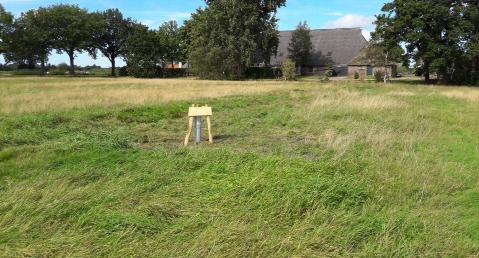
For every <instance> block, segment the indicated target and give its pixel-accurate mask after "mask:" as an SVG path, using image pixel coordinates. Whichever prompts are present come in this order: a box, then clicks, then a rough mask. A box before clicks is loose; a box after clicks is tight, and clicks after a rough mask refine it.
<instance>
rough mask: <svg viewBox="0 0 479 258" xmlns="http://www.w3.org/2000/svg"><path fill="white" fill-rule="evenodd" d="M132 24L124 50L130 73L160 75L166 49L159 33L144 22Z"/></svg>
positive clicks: (150, 76) (149, 76)
mask: <svg viewBox="0 0 479 258" xmlns="http://www.w3.org/2000/svg"><path fill="white" fill-rule="evenodd" d="M130 26H131V27H130V31H131V35H130V36H129V37H128V39H127V41H126V43H125V46H124V48H123V50H122V51H123V53H124V57H125V61H126V63H127V67H128V74H131V75H133V76H134V77H146V78H153V77H160V76H161V75H162V66H163V63H164V60H163V56H164V53H165V51H164V49H163V46H162V42H161V41H160V38H159V37H158V34H157V33H156V32H155V31H152V30H150V29H148V27H146V26H144V25H142V24H138V23H132V24H131V25H130Z"/></svg>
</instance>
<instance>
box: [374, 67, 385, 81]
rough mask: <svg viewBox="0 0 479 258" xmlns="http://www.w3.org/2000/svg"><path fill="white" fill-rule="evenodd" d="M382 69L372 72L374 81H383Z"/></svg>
mask: <svg viewBox="0 0 479 258" xmlns="http://www.w3.org/2000/svg"><path fill="white" fill-rule="evenodd" d="M384 75H385V74H384V71H381V70H378V71H376V72H374V79H375V80H376V82H383V81H384Z"/></svg>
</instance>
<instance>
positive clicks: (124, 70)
mask: <svg viewBox="0 0 479 258" xmlns="http://www.w3.org/2000/svg"><path fill="white" fill-rule="evenodd" d="M118 76H128V68H127V67H126V66H123V67H121V68H120V69H118Z"/></svg>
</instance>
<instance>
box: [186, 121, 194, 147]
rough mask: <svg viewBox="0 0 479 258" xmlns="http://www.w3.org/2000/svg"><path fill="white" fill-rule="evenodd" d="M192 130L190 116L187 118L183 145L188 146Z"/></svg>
mask: <svg viewBox="0 0 479 258" xmlns="http://www.w3.org/2000/svg"><path fill="white" fill-rule="evenodd" d="M192 130H193V117H190V118H189V120H188V132H187V133H186V137H185V146H188V142H189V141H190V136H191V131H192Z"/></svg>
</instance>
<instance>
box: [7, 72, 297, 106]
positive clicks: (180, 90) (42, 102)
mask: <svg viewBox="0 0 479 258" xmlns="http://www.w3.org/2000/svg"><path fill="white" fill-rule="evenodd" d="M1 80H2V81H1V82H0V87H1V88H2V93H0V112H1V113H4V114H21V113H29V112H41V111H47V110H52V109H53V110H65V109H69V108H75V107H92V106H113V105H120V104H127V105H145V104H154V103H166V102H170V101H178V100H194V99H199V98H218V97H224V96H230V95H242V94H256V93H266V92H271V91H276V90H284V89H291V88H293V87H295V85H296V84H295V83H286V82H277V81H261V82H253V81H246V82H231V81H200V80H193V79H188V80H185V79H158V80H143V79H132V78H122V79H107V78H74V79H72V78H69V79H58V78H38V77H37V78H21V79H19V78H2V79H1Z"/></svg>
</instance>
